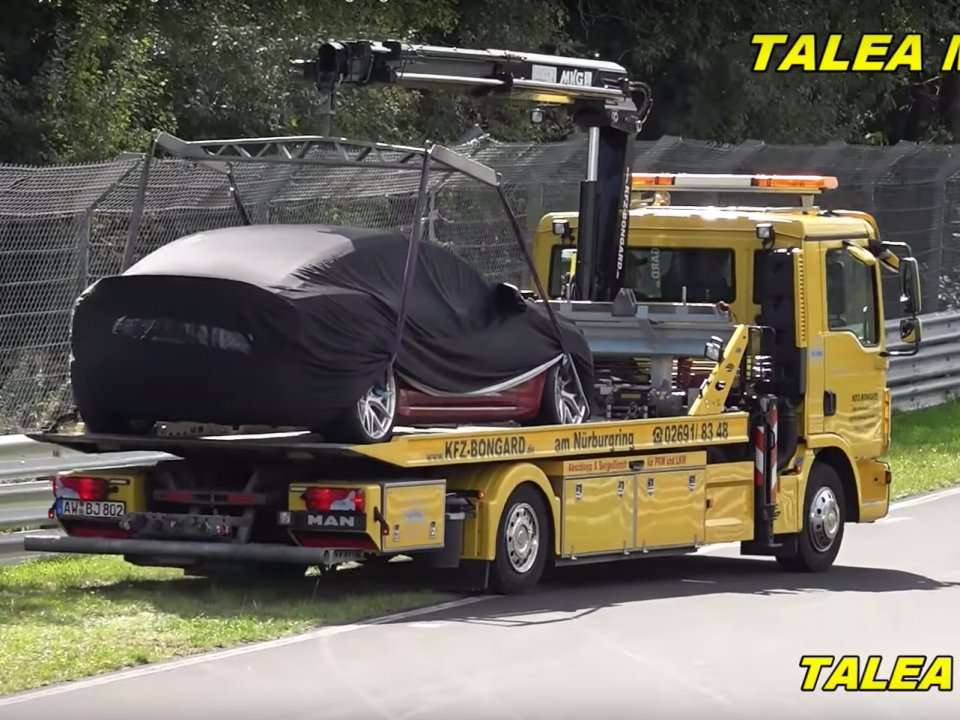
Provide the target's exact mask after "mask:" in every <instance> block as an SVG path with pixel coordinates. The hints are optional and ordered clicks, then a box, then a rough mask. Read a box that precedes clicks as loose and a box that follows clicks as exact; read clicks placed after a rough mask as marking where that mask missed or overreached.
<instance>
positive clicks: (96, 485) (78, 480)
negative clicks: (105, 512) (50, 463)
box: [58, 475, 110, 500]
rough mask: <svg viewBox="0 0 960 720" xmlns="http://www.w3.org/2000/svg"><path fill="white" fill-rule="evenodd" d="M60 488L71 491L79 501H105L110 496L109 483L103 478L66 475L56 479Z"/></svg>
mask: <svg viewBox="0 0 960 720" xmlns="http://www.w3.org/2000/svg"><path fill="white" fill-rule="evenodd" d="M58 482H59V483H60V486H61V487H63V488H66V489H68V490H73V491H74V492H75V493H76V494H77V498H78V499H80V500H106V499H107V495H109V494H110V483H109V482H107V481H106V480H104V479H103V478H95V477H86V476H83V475H66V476H61V477H60V478H58Z"/></svg>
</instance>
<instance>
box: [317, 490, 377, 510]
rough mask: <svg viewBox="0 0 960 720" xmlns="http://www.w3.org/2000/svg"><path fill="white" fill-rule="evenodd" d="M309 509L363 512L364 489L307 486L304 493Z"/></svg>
mask: <svg viewBox="0 0 960 720" xmlns="http://www.w3.org/2000/svg"><path fill="white" fill-rule="evenodd" d="M303 500H304V502H305V503H306V504H307V510H312V511H314V512H328V511H330V510H347V511H351V512H363V508H364V506H365V505H364V497H363V490H357V489H351V488H325V487H312V488H307V491H306V492H305V493H304V494H303Z"/></svg>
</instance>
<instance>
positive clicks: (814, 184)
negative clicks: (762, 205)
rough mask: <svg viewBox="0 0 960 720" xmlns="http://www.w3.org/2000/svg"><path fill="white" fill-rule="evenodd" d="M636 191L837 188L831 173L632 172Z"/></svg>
mask: <svg viewBox="0 0 960 720" xmlns="http://www.w3.org/2000/svg"><path fill="white" fill-rule="evenodd" d="M630 186H631V188H632V189H633V190H691V191H693V190H703V191H711V192H750V191H751V190H752V191H757V192H766V193H769V192H785V193H796V192H798V191H799V192H802V193H803V194H805V195H819V194H820V193H821V192H823V191H824V190H835V189H836V188H837V178H835V177H833V176H831V175H735V174H708V173H633V174H632V175H631V176H630Z"/></svg>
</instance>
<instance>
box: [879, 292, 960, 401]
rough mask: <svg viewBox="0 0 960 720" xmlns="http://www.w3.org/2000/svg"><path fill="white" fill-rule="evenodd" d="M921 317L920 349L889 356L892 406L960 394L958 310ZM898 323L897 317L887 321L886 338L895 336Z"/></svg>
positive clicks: (959, 315) (893, 345)
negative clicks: (893, 356)
mask: <svg viewBox="0 0 960 720" xmlns="http://www.w3.org/2000/svg"><path fill="white" fill-rule="evenodd" d="M921 319H922V320H923V344H922V345H921V348H920V352H919V353H917V354H916V355H914V356H913V357H899V358H897V357H895V358H890V372H889V374H888V375H887V385H888V386H889V387H890V390H891V395H892V396H893V407H894V408H895V409H896V410H918V409H920V408H925V407H931V406H933V405H940V404H942V403H945V402H947V401H948V400H951V399H954V398H957V397H960V312H958V311H955V310H954V311H950V312H941V313H930V314H928V315H924V316H923V317H922V318H921ZM898 325H899V321H898V320H893V321H890V322H888V323H887V337H888V338H896V337H898V331H897V327H898ZM890 346H891V347H902V345H896V344H893V343H891V345H890Z"/></svg>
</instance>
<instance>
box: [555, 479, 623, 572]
mask: <svg viewBox="0 0 960 720" xmlns="http://www.w3.org/2000/svg"><path fill="white" fill-rule="evenodd" d="M635 492H636V481H635V476H633V475H613V476H608V477H594V478H571V479H567V480H564V481H563V529H562V531H561V545H562V551H561V554H562V555H563V556H564V557H575V556H578V555H591V554H596V553H609V552H615V551H625V550H629V549H630V548H632V547H633V545H634V539H633V535H634V506H635V501H634V493H635Z"/></svg>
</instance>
